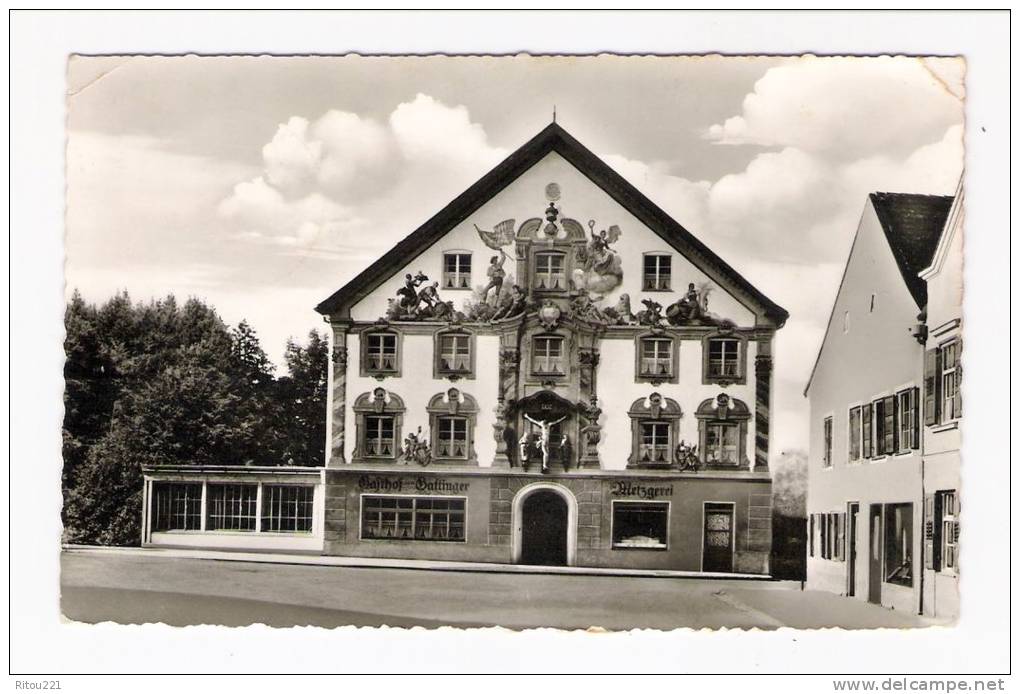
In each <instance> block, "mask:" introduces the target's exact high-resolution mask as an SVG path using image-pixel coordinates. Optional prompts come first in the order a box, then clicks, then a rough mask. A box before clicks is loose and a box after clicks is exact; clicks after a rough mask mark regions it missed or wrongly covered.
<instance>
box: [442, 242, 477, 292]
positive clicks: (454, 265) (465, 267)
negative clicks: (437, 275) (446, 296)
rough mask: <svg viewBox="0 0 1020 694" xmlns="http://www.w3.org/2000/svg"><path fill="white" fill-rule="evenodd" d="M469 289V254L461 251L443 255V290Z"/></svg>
mask: <svg viewBox="0 0 1020 694" xmlns="http://www.w3.org/2000/svg"><path fill="white" fill-rule="evenodd" d="M470 288H471V254H470V253H465V252H462V251H450V252H448V253H443V289H470Z"/></svg>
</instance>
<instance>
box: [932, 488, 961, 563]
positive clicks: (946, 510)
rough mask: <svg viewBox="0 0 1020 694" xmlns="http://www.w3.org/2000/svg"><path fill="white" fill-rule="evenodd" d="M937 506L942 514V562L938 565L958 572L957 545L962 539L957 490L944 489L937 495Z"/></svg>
mask: <svg viewBox="0 0 1020 694" xmlns="http://www.w3.org/2000/svg"><path fill="white" fill-rule="evenodd" d="M936 508H937V509H938V512H939V516H940V519H939V520H940V521H941V522H940V523H939V530H940V531H941V547H940V552H939V555H940V558H941V560H942V561H941V562H940V563H939V565H938V566H937V567H936V568H937V569H939V570H941V571H945V572H947V573H956V565H957V557H956V545H957V543H958V542H959V540H960V521H958V520H957V518H956V516H957V509H956V492H955V491H944V492H939V493H938V495H937V501H936Z"/></svg>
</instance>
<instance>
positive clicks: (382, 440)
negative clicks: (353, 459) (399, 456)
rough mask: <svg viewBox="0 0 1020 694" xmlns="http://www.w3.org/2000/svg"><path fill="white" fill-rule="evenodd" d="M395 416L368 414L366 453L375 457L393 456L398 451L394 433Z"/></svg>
mask: <svg viewBox="0 0 1020 694" xmlns="http://www.w3.org/2000/svg"><path fill="white" fill-rule="evenodd" d="M393 423H394V422H393V417H391V416H389V415H367V416H366V417H365V455H366V456H369V457H373V458H392V457H394V455H395V452H396V440H395V437H394V435H393V431H394V426H393Z"/></svg>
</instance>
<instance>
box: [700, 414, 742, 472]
mask: <svg viewBox="0 0 1020 694" xmlns="http://www.w3.org/2000/svg"><path fill="white" fill-rule="evenodd" d="M738 438H739V430H738V428H737V423H736V422H732V423H730V422H725V423H724V422H717V423H713V424H709V425H708V427H707V429H706V432H705V444H706V450H705V462H708V463H716V464H724V465H736V464H737V463H738V462H739V461H738V459H737V443H738Z"/></svg>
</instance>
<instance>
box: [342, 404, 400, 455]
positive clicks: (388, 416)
mask: <svg viewBox="0 0 1020 694" xmlns="http://www.w3.org/2000/svg"><path fill="white" fill-rule="evenodd" d="M352 409H353V410H354V414H355V421H356V423H357V434H358V438H357V446H356V447H355V450H354V454H353V461H355V462H358V461H382V460H396V459H397V457H398V456H399V454H400V440H401V439H400V430H401V424H402V420H403V413H404V401H403V400H401V399H400V397H398V396H397V395H396V394H395V393H391V392H387V391H386V390H384V389H383V388H376V389H375V390H374V391H372V392H371V393H363V394H362V395H360V396H358V398H357V399H356V400H355V401H354V406H353V408H352Z"/></svg>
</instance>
